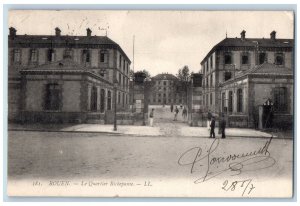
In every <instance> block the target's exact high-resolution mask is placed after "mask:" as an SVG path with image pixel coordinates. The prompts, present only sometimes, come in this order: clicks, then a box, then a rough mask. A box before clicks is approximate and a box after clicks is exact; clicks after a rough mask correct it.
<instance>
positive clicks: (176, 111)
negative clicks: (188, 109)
mask: <svg viewBox="0 0 300 206" xmlns="http://www.w3.org/2000/svg"><path fill="white" fill-rule="evenodd" d="M178 112H179V110H178V108H177V106H176V107H175V115H174V120H173V121H177V115H178Z"/></svg>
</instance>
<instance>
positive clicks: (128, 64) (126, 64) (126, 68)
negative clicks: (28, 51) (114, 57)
mask: <svg viewBox="0 0 300 206" xmlns="http://www.w3.org/2000/svg"><path fill="white" fill-rule="evenodd" d="M128 65H129V64H128V63H127V64H126V74H128V67H129V66H128Z"/></svg>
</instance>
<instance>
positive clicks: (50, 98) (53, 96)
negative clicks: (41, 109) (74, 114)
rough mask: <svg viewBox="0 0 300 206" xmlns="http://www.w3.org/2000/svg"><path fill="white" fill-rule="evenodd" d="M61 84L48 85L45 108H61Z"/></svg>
mask: <svg viewBox="0 0 300 206" xmlns="http://www.w3.org/2000/svg"><path fill="white" fill-rule="evenodd" d="M60 101H61V100H60V86H59V85H58V84H47V85H46V97H45V109H46V110H59V109H60V108H59V105H60Z"/></svg>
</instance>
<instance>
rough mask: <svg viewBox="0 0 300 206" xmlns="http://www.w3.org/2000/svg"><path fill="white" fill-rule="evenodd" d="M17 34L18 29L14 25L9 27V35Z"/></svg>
mask: <svg viewBox="0 0 300 206" xmlns="http://www.w3.org/2000/svg"><path fill="white" fill-rule="evenodd" d="M16 35H17V30H16V29H15V28H14V27H10V28H9V36H11V37H15V36H16Z"/></svg>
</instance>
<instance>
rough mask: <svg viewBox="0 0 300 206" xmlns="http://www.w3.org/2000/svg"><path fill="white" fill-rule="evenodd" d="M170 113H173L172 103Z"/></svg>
mask: <svg viewBox="0 0 300 206" xmlns="http://www.w3.org/2000/svg"><path fill="white" fill-rule="evenodd" d="M171 113H173V104H171Z"/></svg>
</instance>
